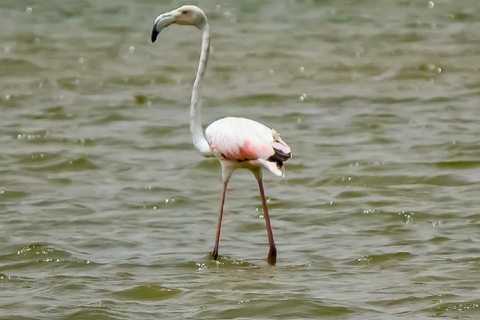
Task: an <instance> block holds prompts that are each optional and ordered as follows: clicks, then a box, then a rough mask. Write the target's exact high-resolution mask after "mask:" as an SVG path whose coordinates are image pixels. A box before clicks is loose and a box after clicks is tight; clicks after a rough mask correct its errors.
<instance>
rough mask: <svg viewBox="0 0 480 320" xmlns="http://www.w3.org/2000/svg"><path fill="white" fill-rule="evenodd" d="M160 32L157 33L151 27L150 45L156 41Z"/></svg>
mask: <svg viewBox="0 0 480 320" xmlns="http://www.w3.org/2000/svg"><path fill="white" fill-rule="evenodd" d="M159 33H160V32H158V31H157V30H156V29H155V27H153V29H152V37H151V40H152V43H153V42H155V40H157V36H158V34H159Z"/></svg>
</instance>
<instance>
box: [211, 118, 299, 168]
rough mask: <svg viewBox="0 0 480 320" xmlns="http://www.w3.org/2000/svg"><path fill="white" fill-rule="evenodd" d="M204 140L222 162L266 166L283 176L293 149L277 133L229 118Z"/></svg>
mask: <svg viewBox="0 0 480 320" xmlns="http://www.w3.org/2000/svg"><path fill="white" fill-rule="evenodd" d="M205 136H206V138H207V141H208V143H209V145H210V148H211V149H212V151H213V152H214V154H215V155H216V156H217V157H218V158H219V159H221V160H226V161H231V162H236V163H242V162H245V161H248V162H249V163H251V164H259V165H263V166H265V167H266V168H267V169H269V170H270V171H271V172H272V173H274V174H276V175H279V176H283V175H284V174H283V162H284V161H286V160H288V159H289V158H290V157H291V156H292V153H291V149H290V147H289V146H288V145H287V144H286V143H285V142H284V141H283V140H282V139H281V138H280V135H279V134H278V132H277V131H275V130H274V129H271V128H269V127H267V126H264V125H263V124H261V123H259V122H256V121H253V120H250V119H245V118H235V117H228V118H223V119H220V120H217V121H215V122H213V123H212V124H211V125H209V126H208V127H207V129H206V130H205Z"/></svg>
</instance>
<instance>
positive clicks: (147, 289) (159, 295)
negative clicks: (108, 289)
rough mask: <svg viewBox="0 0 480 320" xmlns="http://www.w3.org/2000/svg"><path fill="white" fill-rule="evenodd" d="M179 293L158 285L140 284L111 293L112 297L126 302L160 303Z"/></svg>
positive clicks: (179, 291)
mask: <svg viewBox="0 0 480 320" xmlns="http://www.w3.org/2000/svg"><path fill="white" fill-rule="evenodd" d="M181 293H182V290H180V289H173V288H167V287H164V286H161V285H159V284H142V285H136V286H134V287H131V288H128V289H124V290H121V291H116V292H113V293H112V295H113V296H115V297H118V298H121V299H127V300H143V301H162V300H166V299H170V298H173V297H175V296H177V295H179V294H181Z"/></svg>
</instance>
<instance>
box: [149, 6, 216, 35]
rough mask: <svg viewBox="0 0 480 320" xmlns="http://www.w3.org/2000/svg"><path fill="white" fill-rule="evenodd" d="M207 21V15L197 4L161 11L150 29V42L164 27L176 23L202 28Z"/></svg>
mask: <svg viewBox="0 0 480 320" xmlns="http://www.w3.org/2000/svg"><path fill="white" fill-rule="evenodd" d="M206 22H207V16H206V15H205V13H204V12H203V11H202V9H200V8H199V7H197V6H192V5H187V6H181V7H180V8H178V9H175V10H172V11H168V12H165V13H162V14H161V15H159V16H158V17H157V18H156V19H155V23H154V24H153V29H152V42H155V40H157V36H158V34H159V33H160V31H162V30H163V29H164V28H166V27H168V26H169V25H171V24H173V23H176V24H179V25H188V26H194V27H197V28H198V29H202V28H203V27H204V26H205V24H206Z"/></svg>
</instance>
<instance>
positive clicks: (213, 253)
mask: <svg viewBox="0 0 480 320" xmlns="http://www.w3.org/2000/svg"><path fill="white" fill-rule="evenodd" d="M227 184H228V181H225V182H223V190H222V202H221V204H220V214H219V215H218V222H217V235H216V237H215V247H214V248H213V252H212V256H213V259H215V260H217V258H218V245H219V243H220V229H221V228H222V217H223V206H224V204H225V195H226V194H227Z"/></svg>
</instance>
